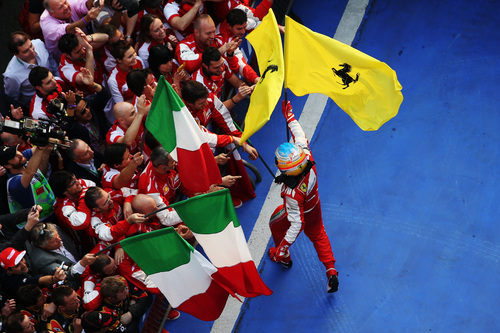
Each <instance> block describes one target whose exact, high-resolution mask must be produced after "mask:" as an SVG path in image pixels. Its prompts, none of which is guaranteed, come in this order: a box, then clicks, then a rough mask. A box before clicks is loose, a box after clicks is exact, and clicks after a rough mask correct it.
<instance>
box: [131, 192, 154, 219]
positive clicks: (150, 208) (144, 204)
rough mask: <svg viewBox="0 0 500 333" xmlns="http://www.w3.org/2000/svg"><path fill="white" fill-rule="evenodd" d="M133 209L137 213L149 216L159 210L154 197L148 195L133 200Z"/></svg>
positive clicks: (138, 196)
mask: <svg viewBox="0 0 500 333" xmlns="http://www.w3.org/2000/svg"><path fill="white" fill-rule="evenodd" d="M132 209H133V210H134V212H136V213H141V214H144V215H146V214H149V213H151V212H154V211H155V210H157V209H158V208H157V206H156V201H155V199H154V198H153V197H151V196H149V195H147V194H138V195H136V196H135V198H134V200H132Z"/></svg>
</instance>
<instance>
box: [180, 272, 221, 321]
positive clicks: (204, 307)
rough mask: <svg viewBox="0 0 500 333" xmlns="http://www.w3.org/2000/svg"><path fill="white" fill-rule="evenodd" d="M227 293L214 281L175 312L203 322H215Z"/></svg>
mask: <svg viewBox="0 0 500 333" xmlns="http://www.w3.org/2000/svg"><path fill="white" fill-rule="evenodd" d="M228 296H229V293H228V292H227V291H226V290H224V288H222V287H221V286H220V285H219V284H217V283H216V282H215V281H212V283H211V284H210V287H208V289H207V290H206V291H205V292H204V293H203V294H198V295H195V296H192V297H191V298H189V299H188V300H187V301H185V302H184V303H182V304H181V305H179V306H178V307H177V310H181V311H183V312H186V313H189V314H190V315H192V316H194V317H196V318H198V319H201V320H205V321H212V320H216V319H217V318H219V317H220V315H221V313H222V311H223V310H224V306H226V302H227V298H228Z"/></svg>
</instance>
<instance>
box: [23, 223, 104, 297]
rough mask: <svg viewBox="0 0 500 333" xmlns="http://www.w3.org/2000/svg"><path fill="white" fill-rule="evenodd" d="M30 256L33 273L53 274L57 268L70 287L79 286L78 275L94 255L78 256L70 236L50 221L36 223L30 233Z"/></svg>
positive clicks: (93, 258)
mask: <svg viewBox="0 0 500 333" xmlns="http://www.w3.org/2000/svg"><path fill="white" fill-rule="evenodd" d="M30 237H31V245H32V247H31V249H28V254H29V256H30V258H31V262H32V264H33V265H32V267H33V271H34V273H37V274H47V275H52V274H55V273H56V272H57V270H58V268H59V267H60V268H63V269H64V270H65V272H66V281H67V282H68V284H69V285H71V286H72V287H75V288H78V287H80V275H81V274H82V273H83V271H84V270H85V267H86V266H87V265H90V264H92V263H93V262H94V261H95V259H96V257H95V256H94V255H93V254H90V253H87V254H86V255H84V256H83V257H81V256H80V254H79V252H78V250H77V248H76V246H75V244H74V242H73V241H72V240H71V238H70V237H69V236H68V235H67V234H66V233H64V232H63V231H62V230H60V229H59V228H58V227H57V226H56V225H55V224H52V223H38V224H37V225H36V226H35V227H34V228H33V229H32V230H31V233H30Z"/></svg>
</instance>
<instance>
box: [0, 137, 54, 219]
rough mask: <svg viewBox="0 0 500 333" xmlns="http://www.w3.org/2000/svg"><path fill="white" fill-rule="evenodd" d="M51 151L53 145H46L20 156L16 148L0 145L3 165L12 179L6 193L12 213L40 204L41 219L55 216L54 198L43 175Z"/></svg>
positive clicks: (28, 150) (27, 150)
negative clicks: (53, 212)
mask: <svg viewBox="0 0 500 333" xmlns="http://www.w3.org/2000/svg"><path fill="white" fill-rule="evenodd" d="M52 150H53V145H47V146H45V147H36V148H33V149H26V150H25V151H23V152H22V153H21V152H20V151H18V150H17V147H9V146H0V165H2V166H3V167H4V168H5V169H6V170H7V173H8V177H9V179H8V181H7V194H8V202H9V209H10V212H11V213H15V212H17V211H19V210H20V209H22V208H28V207H32V206H33V205H35V204H37V205H40V206H42V209H43V210H42V212H41V214H40V217H41V218H42V219H44V218H46V217H48V216H49V215H51V214H52V211H53V205H54V203H55V197H54V193H52V190H51V189H50V186H49V183H48V181H47V180H46V179H45V176H44V173H46V171H47V167H48V160H49V156H50V152H51V151H52Z"/></svg>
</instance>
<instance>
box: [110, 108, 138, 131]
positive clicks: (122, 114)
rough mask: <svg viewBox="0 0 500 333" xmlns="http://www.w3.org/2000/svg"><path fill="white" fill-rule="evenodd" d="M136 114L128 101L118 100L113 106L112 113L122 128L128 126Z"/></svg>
mask: <svg viewBox="0 0 500 333" xmlns="http://www.w3.org/2000/svg"><path fill="white" fill-rule="evenodd" d="M136 114H137V112H136V110H135V107H134V106H133V105H132V104H130V103H129V102H118V103H116V104H115V105H114V106H113V115H114V116H115V119H116V120H117V121H118V124H119V125H120V126H121V127H122V128H124V129H127V128H129V126H130V125H131V124H132V122H133V121H134V119H135V116H136Z"/></svg>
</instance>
